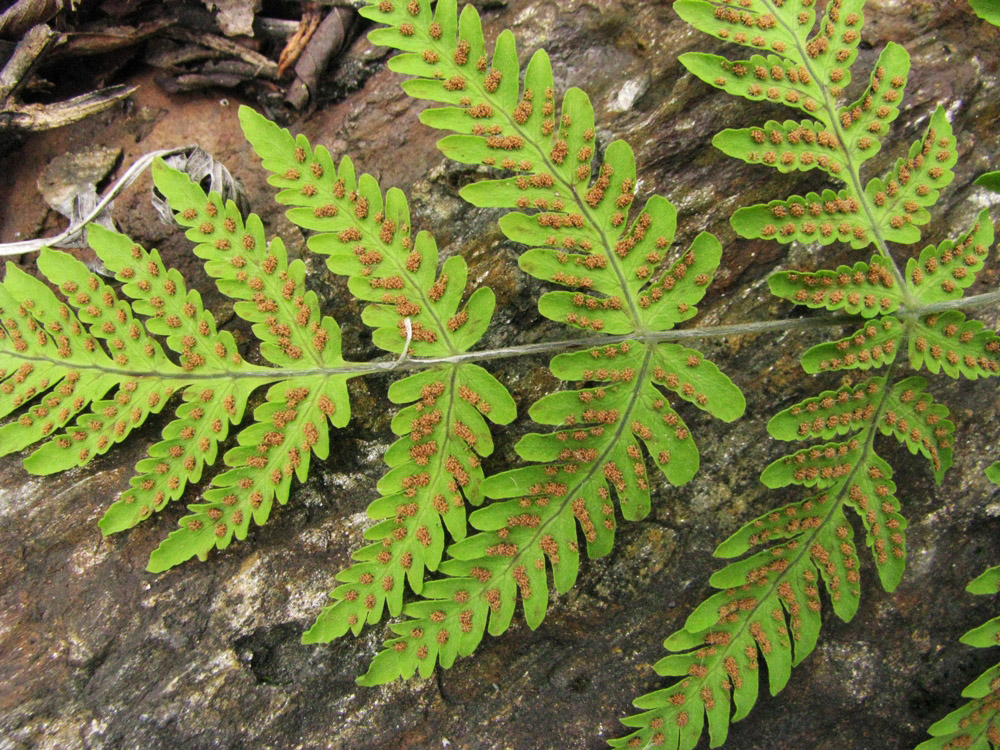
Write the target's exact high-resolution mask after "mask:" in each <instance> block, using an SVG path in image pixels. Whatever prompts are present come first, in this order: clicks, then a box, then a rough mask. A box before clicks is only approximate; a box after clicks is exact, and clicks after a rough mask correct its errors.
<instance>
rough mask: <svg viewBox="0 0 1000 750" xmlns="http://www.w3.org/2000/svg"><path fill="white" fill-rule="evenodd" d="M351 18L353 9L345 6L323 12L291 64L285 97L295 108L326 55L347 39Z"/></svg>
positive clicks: (318, 73)
mask: <svg viewBox="0 0 1000 750" xmlns="http://www.w3.org/2000/svg"><path fill="white" fill-rule="evenodd" d="M355 18H357V15H356V14H355V12H354V11H353V10H348V9H347V8H333V9H332V10H331V11H330V12H329V13H327V15H326V18H324V19H323V22H322V23H321V24H320V25H319V28H318V29H316V33H315V34H313V38H312V40H311V41H310V42H309V44H308V45H307V46H306V48H305V51H303V53H302V57H301V58H300V59H299V61H298V63H296V65H295V81H294V82H293V83H292V85H291V86H289V87H288V93H287V94H286V95H285V101H287V102H288V103H289V104H291V105H292V106H293V107H295V108H296V109H301V108H302V107H303V106H305V103H306V102H307V101H309V97H310V95H311V92H314V91H315V89H316V85H317V84H318V83H319V77H320V76H321V75H322V73H323V71H324V70H326V66H327V63H328V62H329V61H330V58H331V57H332V56H333V55H334V53H335V52H337V51H339V50H340V48H341V47H343V46H344V43H345V42H346V41H347V35H348V32H349V31H350V29H351V26H352V25H353V23H354V19H355Z"/></svg>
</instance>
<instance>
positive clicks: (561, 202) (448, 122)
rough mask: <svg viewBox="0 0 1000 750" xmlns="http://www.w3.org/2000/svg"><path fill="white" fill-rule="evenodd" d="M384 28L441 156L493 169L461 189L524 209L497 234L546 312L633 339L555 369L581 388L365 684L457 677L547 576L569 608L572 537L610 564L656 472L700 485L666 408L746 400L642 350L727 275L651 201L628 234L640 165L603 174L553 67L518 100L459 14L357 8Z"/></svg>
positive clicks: (658, 346) (514, 80) (487, 489)
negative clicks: (435, 132) (441, 133)
mask: <svg viewBox="0 0 1000 750" xmlns="http://www.w3.org/2000/svg"><path fill="white" fill-rule="evenodd" d="M361 12H362V14H363V15H365V16H367V17H368V18H371V19H372V20H375V21H378V22H381V23H386V24H389V25H390V27H389V28H381V29H377V30H375V31H374V32H372V34H371V39H372V41H373V42H375V43H379V44H385V45H387V46H391V47H395V48H397V49H399V50H402V51H403V54H401V55H398V56H397V57H394V58H392V59H391V61H390V63H389V65H390V67H391V68H392V69H393V70H395V71H396V72H399V73H404V74H407V75H412V76H416V77H415V78H411V79H409V80H407V81H405V82H404V83H403V88H404V89H405V90H406V92H407V93H409V94H410V95H411V96H414V97H417V98H421V99H427V100H430V101H433V102H438V103H443V104H446V105H449V106H445V107H436V108H432V109H428V110H425V111H424V112H423V113H422V114H421V120H422V121H423V122H424V123H425V124H427V125H430V126H431V127H434V128H438V129H441V130H446V131H451V132H452V135H448V136H446V137H444V138H442V139H441V140H440V141H439V142H438V146H439V148H440V149H441V151H442V152H443V153H444V154H445V155H446V156H448V157H450V158H452V159H454V160H456V161H459V162H462V163H465V164H474V165H481V166H485V167H490V168H494V169H496V170H500V172H501V175H502V176H499V177H498V178H497V179H486V180H482V181H479V182H476V183H473V184H470V185H467V186H465V187H463V188H462V190H461V191H460V194H461V196H462V197H463V198H464V199H466V200H467V201H469V202H470V203H472V204H473V205H476V206H490V207H501V208H508V209H514V210H513V211H511V212H510V213H508V214H506V215H505V216H503V217H502V218H501V220H500V228H501V230H502V231H503V233H504V234H505V235H506V236H507V238H508V239H510V240H513V241H515V242H518V243H522V244H524V245H527V246H528V247H529V248H531V249H529V250H527V251H526V252H524V253H523V254H522V255H521V258H520V261H519V264H520V266H521V268H522V269H523V270H524V271H526V272H527V273H529V274H531V275H532V276H534V277H536V278H539V279H542V280H544V281H548V282H552V283H555V284H557V285H559V286H562V287H564V288H565V289H564V290H561V291H553V292H548V293H546V294H544V295H543V296H542V297H541V299H540V300H539V305H538V309H539V311H540V312H541V314H542V315H544V316H545V317H547V318H550V319H552V320H555V321H559V322H563V323H566V324H568V325H569V326H571V327H573V328H575V329H578V330H586V331H599V332H601V333H604V334H623V335H627V336H628V337H629V339H628V340H626V341H623V342H620V343H617V344H614V345H609V346H606V347H601V348H592V349H589V350H586V351H582V352H577V353H571V354H563V355H560V356H558V357H556V358H555V359H554V360H553V361H552V363H551V370H552V372H553V374H554V375H555V376H556V377H558V378H559V379H561V380H567V381H582V382H584V383H585V384H586V387H582V388H579V389H572V390H564V391H559V392H557V393H553V394H551V395H549V396H546V397H544V398H542V399H540V400H539V401H538V402H536V403H535V404H534V405H533V406H532V407H531V410H530V415H531V417H532V418H533V419H534V420H535V421H536V422H540V423H542V424H547V425H553V426H555V427H556V430H555V431H554V432H552V433H549V434H530V435H527V436H525V437H524V438H523V439H522V440H521V441H520V442H519V443H518V445H517V448H516V449H517V453H518V455H519V456H520V457H521V458H522V459H523V460H524V461H526V462H530V463H529V465H526V466H524V467H522V468H517V469H513V470H511V471H507V472H503V473H501V474H498V475H496V476H492V477H490V478H488V479H487V480H486V482H485V483H484V493H485V494H486V495H487V496H488V497H491V498H493V499H494V500H495V501H496V502H494V503H492V504H490V505H489V506H487V507H485V508H483V509H482V510H479V511H476V512H475V513H473V514H472V515H471V516H470V519H469V520H470V523H471V524H472V526H473V527H474V528H475V529H476V531H477V533H475V534H474V535H472V536H470V537H468V538H467V539H464V540H462V541H459V542H456V543H455V544H454V545H452V546H451V547H450V548H449V549H448V554H449V556H450V558H451V559H449V560H447V561H445V562H443V563H442V564H441V568H440V570H441V572H442V573H445V574H446V575H448V576H450V577H451V578H450V579H443V580H439V581H435V582H433V583H429V584H428V585H427V587H426V588H425V591H424V594H423V596H424V600H423V601H420V602H416V603H414V604H412V605H408V606H407V607H405V608H404V612H405V613H406V614H408V615H410V618H411V619H409V620H407V621H405V622H403V623H400V624H398V625H394V626H393V630H394V632H395V633H396V634H397V635H398V636H400V637H398V638H395V639H392V640H390V642H389V643H388V645H387V649H386V650H385V651H383V652H382V653H381V654H379V655H378V656H377V657H376V658H375V661H374V662H373V663H372V666H371V669H370V670H369V672H368V674H366V675H365V676H364V677H363V678H362V679H361V680H360V681H361V682H362V684H375V683H379V682H385V681H387V680H390V679H393V678H395V677H398V676H403V677H409V676H411V675H413V674H414V673H415V672H416V671H418V670H419V672H420V674H421V675H423V676H427V675H428V674H430V672H431V671H432V669H433V667H434V664H435V662H436V661H440V663H441V665H442V666H444V667H448V666H450V665H451V663H452V662H453V661H454V659H455V658H456V656H457V655H459V654H462V655H465V654H468V653H471V651H472V650H474V649H475V647H476V646H477V645H478V643H479V642H480V640H481V639H482V637H483V634H484V633H485V631H486V630H487V629H488V630H489V632H490V633H491V634H494V635H498V634H500V633H502V632H504V631H505V630H506V629H507V628H508V627H509V625H510V623H511V621H512V618H513V615H514V612H515V609H516V606H517V602H518V600H519V599H520V601H521V602H522V605H523V607H524V612H525V619H526V622H527V623H528V625H529V626H530V627H537V626H538V624H539V623H540V622H541V621H542V619H543V618H544V616H545V612H546V609H547V605H548V600H549V580H548V575H549V573H548V569H549V568H551V571H552V583H553V584H554V586H555V588H556V590H558V591H560V592H565V591H566V590H568V589H569V588H570V587H571V586H572V585H573V583H574V581H575V580H576V577H577V573H578V570H579V547H580V538H579V537H580V536H582V537H583V538H584V540H585V542H586V545H587V553H588V554H589V555H590V556H593V557H596V556H599V555H604V554H607V553H608V552H609V551H610V549H611V547H612V544H613V540H614V532H615V528H616V525H617V521H616V512H615V503H614V500H615V499H617V502H618V506H619V508H620V513H621V515H622V517H624V518H625V519H628V520H636V519H640V518H643V517H645V516H646V515H647V514H648V512H649V509H650V487H651V479H650V476H649V472H650V471H651V470H652V468H653V467H654V466H655V467H658V468H659V470H660V471H661V472H662V474H663V475H664V477H665V478H666V479H667V481H669V482H671V483H673V484H683V483H685V482H687V481H689V480H690V479H691V477H693V476H694V474H695V472H696V471H697V469H698V450H697V447H696V446H695V443H694V440H693V438H692V435H691V432H690V430H689V429H688V427H687V426H686V425H685V424H684V422H683V420H682V419H681V417H680V415H679V414H678V413H677V412H676V411H675V410H674V408H673V407H672V406H671V405H670V403H669V401H668V398H667V394H668V393H669V392H673V393H674V394H675V395H676V396H677V397H679V398H680V399H682V400H686V401H688V402H690V403H692V404H694V405H695V406H696V407H697V408H699V409H702V410H705V411H707V412H708V413H710V414H712V415H713V416H716V417H718V418H720V419H723V420H726V421H731V420H733V419H736V418H737V417H739V416H740V415H741V414H742V413H743V410H744V406H745V402H744V400H743V397H742V394H741V393H740V392H739V390H738V389H737V388H736V387H735V386H734V385H733V384H732V383H731V381H730V380H729V379H728V378H727V377H726V376H725V375H724V374H722V373H721V372H720V371H719V370H718V368H716V367H715V365H713V364H712V363H711V362H708V361H707V360H706V359H705V357H704V355H702V354H701V353H700V352H698V351H696V350H694V349H689V348H684V347H681V346H678V345H676V344H671V343H665V342H657V341H656V340H655V338H652V337H650V338H647V336H649V334H652V333H655V332H659V331H664V330H667V329H669V328H672V327H673V326H675V325H676V324H678V323H680V322H683V321H685V320H689V319H690V318H692V317H694V315H695V314H696V305H697V304H698V303H699V302H700V301H701V299H702V298H703V297H704V295H705V292H706V290H707V287H708V285H709V284H710V283H711V281H712V278H713V277H714V275H715V272H716V269H717V268H718V265H719V262H720V259H721V250H722V249H721V246H720V245H719V242H718V241H717V240H716V239H715V238H714V237H713V236H712V235H710V234H707V233H702V234H701V235H699V236H698V237H696V238H695V240H694V241H693V242H692V243H691V246H690V247H689V249H687V250H684V251H677V252H674V253H671V246H672V244H673V241H674V234H675V230H676V223H677V222H676V211H675V209H674V207H673V206H672V205H671V204H670V203H669V202H668V201H667V200H666V199H664V198H662V197H659V196H654V197H652V198H651V199H650V200H649V201H648V202H647V203H646V205H645V207H644V208H643V209H642V210H641V211H640V212H639V213H638V216H636V217H635V218H634V219H633V220H632V221H631V222H630V221H629V214H630V212H631V209H632V204H633V203H634V200H635V193H636V184H637V183H636V163H635V157H634V155H633V153H632V149H631V148H630V147H629V146H628V144H626V143H625V142H624V141H614V142H612V143H610V144H608V146H607V148H606V149H605V151H604V154H603V160H602V161H601V162H599V163H597V164H595V158H596V157H597V153H598V148H597V137H596V130H595V122H594V110H593V106H592V105H591V102H590V99H589V98H588V97H587V95H586V94H585V93H584V92H583V91H581V90H579V89H576V88H571V89H569V90H568V91H567V92H566V94H565V96H564V97H563V98H562V101H561V102H558V101H557V99H556V93H555V81H554V78H553V75H552V67H551V64H550V62H549V58H548V56H547V55H546V53H545V52H544V51H538V52H536V53H535V54H534V55H533V57H532V58H531V60H530V61H529V63H528V65H527V67H526V68H525V70H524V80H523V84H522V83H521V80H520V69H519V63H518V59H517V54H516V49H515V43H514V38H513V35H512V34H511V33H510V32H509V31H505V32H503V33H502V34H500V36H499V37H498V39H497V41H496V46H495V49H494V51H493V54H492V56H491V57H488V56H487V53H486V43H485V40H484V38H483V32H482V26H481V23H480V18H479V15H478V13H477V11H476V9H475V8H474V7H472V6H471V5H467V6H465V7H464V8H463V10H462V12H461V15H459V13H458V8H457V3H456V2H455V0H445V1H444V2H439V3H437V6H436V8H435V9H434V11H433V12H432V11H431V5H430V3H429V2H427V1H426V0H414V2H411V3H408V4H406V5H403V4H401V3H400V4H394V3H382V2H380V3H373V4H371V5H369V6H367V7H365V8H363V9H362V10H361Z"/></svg>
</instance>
